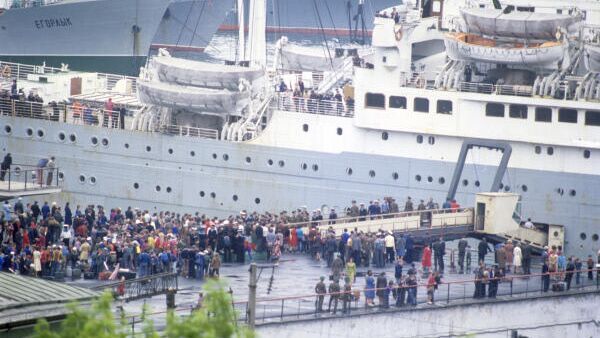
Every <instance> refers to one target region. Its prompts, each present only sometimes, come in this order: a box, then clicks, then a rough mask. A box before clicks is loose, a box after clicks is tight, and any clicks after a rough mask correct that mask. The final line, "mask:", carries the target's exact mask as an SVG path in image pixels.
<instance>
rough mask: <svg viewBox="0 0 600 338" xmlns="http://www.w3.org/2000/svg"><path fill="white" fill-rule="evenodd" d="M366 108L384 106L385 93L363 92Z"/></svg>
mask: <svg viewBox="0 0 600 338" xmlns="http://www.w3.org/2000/svg"><path fill="white" fill-rule="evenodd" d="M365 107H366V108H385V95H383V94H379V93H367V94H365Z"/></svg>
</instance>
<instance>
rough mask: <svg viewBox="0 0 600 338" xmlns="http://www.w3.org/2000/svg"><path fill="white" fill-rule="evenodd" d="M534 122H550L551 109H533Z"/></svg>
mask: <svg viewBox="0 0 600 338" xmlns="http://www.w3.org/2000/svg"><path fill="white" fill-rule="evenodd" d="M535 121H536V122H552V109H551V108H548V107H535Z"/></svg>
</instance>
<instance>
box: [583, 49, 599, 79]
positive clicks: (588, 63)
mask: <svg viewBox="0 0 600 338" xmlns="http://www.w3.org/2000/svg"><path fill="white" fill-rule="evenodd" d="M584 49H585V55H584V58H583V59H584V62H585V67H586V68H587V69H588V70H589V71H590V72H596V73H599V72H600V45H599V44H586V45H585V46H584Z"/></svg>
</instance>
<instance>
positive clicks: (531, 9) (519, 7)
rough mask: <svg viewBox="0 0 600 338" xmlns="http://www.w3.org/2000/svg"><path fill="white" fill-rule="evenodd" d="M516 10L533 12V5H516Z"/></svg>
mask: <svg viewBox="0 0 600 338" xmlns="http://www.w3.org/2000/svg"><path fill="white" fill-rule="evenodd" d="M517 12H531V13H533V12H535V7H525V6H517Z"/></svg>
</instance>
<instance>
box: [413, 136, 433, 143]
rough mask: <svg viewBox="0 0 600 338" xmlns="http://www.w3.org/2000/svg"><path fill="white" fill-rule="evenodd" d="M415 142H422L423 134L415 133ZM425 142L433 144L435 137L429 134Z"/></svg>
mask: <svg viewBox="0 0 600 338" xmlns="http://www.w3.org/2000/svg"><path fill="white" fill-rule="evenodd" d="M417 143H418V144H421V143H423V135H417ZM427 143H429V144H431V145H434V144H435V137H433V136H429V137H427Z"/></svg>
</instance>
